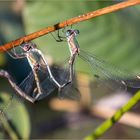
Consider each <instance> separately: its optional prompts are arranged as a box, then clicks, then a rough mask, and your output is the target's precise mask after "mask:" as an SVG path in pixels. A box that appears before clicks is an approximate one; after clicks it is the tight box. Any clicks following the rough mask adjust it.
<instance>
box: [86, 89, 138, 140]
mask: <svg viewBox="0 0 140 140" xmlns="http://www.w3.org/2000/svg"><path fill="white" fill-rule="evenodd" d="M139 101H140V91H139V92H137V93H136V94H135V95H134V96H133V97H131V99H130V100H129V101H128V102H127V103H126V104H125V105H124V106H123V107H121V108H120V109H119V110H118V111H116V113H115V114H114V115H113V116H112V117H111V118H110V119H108V120H106V121H105V122H104V123H103V124H101V125H100V126H99V127H98V128H97V129H96V130H95V131H94V132H93V133H91V134H90V135H88V136H86V137H85V140H95V139H97V138H98V137H100V136H102V135H103V134H104V133H105V132H106V131H107V130H108V129H110V128H111V127H112V126H113V125H114V124H115V123H116V122H117V121H118V120H119V119H120V118H121V117H122V116H123V114H124V113H126V112H127V111H128V110H130V109H131V108H132V107H134V105H135V104H136V103H138V102H139ZM132 121H133V120H132Z"/></svg>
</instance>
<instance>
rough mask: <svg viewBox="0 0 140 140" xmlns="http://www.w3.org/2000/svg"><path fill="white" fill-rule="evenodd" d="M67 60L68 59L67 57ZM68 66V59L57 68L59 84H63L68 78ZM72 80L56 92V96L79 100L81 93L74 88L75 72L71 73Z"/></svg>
mask: <svg viewBox="0 0 140 140" xmlns="http://www.w3.org/2000/svg"><path fill="white" fill-rule="evenodd" d="M67 60H68V59H67ZM69 74H70V73H69V66H68V61H65V63H64V64H63V67H62V68H61V69H59V70H58V75H59V77H58V78H57V80H58V81H59V82H60V83H61V84H65V83H67V82H68V80H69ZM72 79H73V81H72V82H71V83H69V84H68V85H66V86H65V87H64V88H62V89H61V90H60V91H59V92H58V96H59V98H60V99H70V100H80V98H81V94H80V91H79V90H78V89H77V88H76V78H75V74H74V75H73V78H72Z"/></svg>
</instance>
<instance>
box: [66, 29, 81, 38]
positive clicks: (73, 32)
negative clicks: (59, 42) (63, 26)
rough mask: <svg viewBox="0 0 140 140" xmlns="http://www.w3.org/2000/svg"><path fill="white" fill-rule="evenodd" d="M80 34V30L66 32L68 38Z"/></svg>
mask: <svg viewBox="0 0 140 140" xmlns="http://www.w3.org/2000/svg"><path fill="white" fill-rule="evenodd" d="M79 33H80V32H79V30H67V31H66V36H67V37H68V36H71V35H73V34H74V35H78V34H79Z"/></svg>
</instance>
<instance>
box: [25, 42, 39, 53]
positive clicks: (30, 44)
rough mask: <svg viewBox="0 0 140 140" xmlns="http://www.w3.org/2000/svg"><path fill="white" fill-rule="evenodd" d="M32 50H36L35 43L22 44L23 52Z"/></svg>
mask: <svg viewBox="0 0 140 140" xmlns="http://www.w3.org/2000/svg"><path fill="white" fill-rule="evenodd" d="M32 48H36V44H35V43H32V42H26V43H24V44H23V50H24V51H26V52H27V51H29V50H30V49H32Z"/></svg>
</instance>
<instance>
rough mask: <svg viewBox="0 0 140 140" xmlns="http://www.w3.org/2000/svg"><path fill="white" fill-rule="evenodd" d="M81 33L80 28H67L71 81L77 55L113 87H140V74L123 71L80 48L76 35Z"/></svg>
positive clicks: (121, 88)
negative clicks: (135, 74)
mask: <svg viewBox="0 0 140 140" xmlns="http://www.w3.org/2000/svg"><path fill="white" fill-rule="evenodd" d="M78 34H79V30H72V29H71V30H67V31H66V39H67V43H68V46H69V51H70V59H69V69H70V76H69V81H71V82H72V77H73V65H74V62H75V58H76V56H79V57H80V58H81V59H83V60H84V61H86V62H87V63H88V64H89V65H90V66H91V69H92V72H93V74H94V76H95V77H96V78H98V79H99V80H102V81H104V83H105V84H106V83H109V84H110V85H113V86H114V87H113V88H116V89H117V90H118V89H120V90H126V87H127V86H129V87H133V88H140V76H134V75H132V74H129V73H128V72H126V71H122V70H120V69H118V68H117V67H115V66H113V65H111V64H108V63H107V62H105V61H104V60H102V59H99V58H97V57H96V56H95V55H93V54H91V53H87V52H85V51H83V50H81V49H80V46H79V44H78V41H77V39H76V36H77V35H78Z"/></svg>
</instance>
